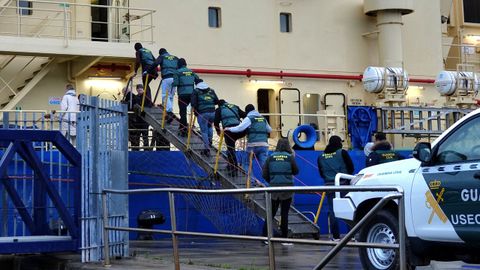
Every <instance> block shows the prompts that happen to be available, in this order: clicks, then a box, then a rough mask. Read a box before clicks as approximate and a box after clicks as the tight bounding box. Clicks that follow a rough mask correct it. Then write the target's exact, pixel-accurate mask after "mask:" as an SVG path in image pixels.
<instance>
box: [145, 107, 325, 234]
mask: <svg viewBox="0 0 480 270" xmlns="http://www.w3.org/2000/svg"><path fill="white" fill-rule="evenodd" d="M137 109H139V107H137ZM141 115H143V114H141ZM162 116H163V107H161V106H160V107H154V108H145V114H144V115H143V116H142V118H143V119H144V120H145V121H146V122H147V123H148V124H150V125H151V126H152V127H153V128H154V129H155V130H156V131H157V132H159V133H160V134H161V135H162V136H164V137H165V138H166V139H167V140H169V141H170V143H172V144H173V145H174V146H175V147H177V148H178V149H179V150H180V151H182V152H184V153H185V156H187V158H189V159H190V160H192V161H193V162H195V163H196V164H197V165H199V166H200V167H201V168H202V169H203V170H205V171H206V172H207V173H208V174H209V175H214V166H215V153H217V149H216V148H215V147H213V146H212V147H211V148H210V152H211V153H213V154H212V155H211V157H205V156H203V155H201V153H200V152H201V150H203V149H204V145H203V141H202V138H201V135H200V134H199V133H198V132H195V131H192V134H191V138H190V147H187V137H181V136H178V135H177V132H178V129H179V121H178V118H175V119H174V120H173V122H172V123H171V124H165V128H162ZM214 177H215V178H216V180H218V181H219V182H220V183H221V185H222V187H224V188H228V189H233V188H245V187H246V178H247V175H246V173H245V172H244V171H243V170H238V174H237V176H230V175H229V173H228V171H227V157H226V155H225V154H223V153H222V155H221V156H220V160H219V164H218V171H217V173H216V174H215V175H214ZM236 198H237V199H238V200H240V201H242V202H243V203H244V204H245V205H246V206H247V207H249V208H250V209H252V210H253V211H254V212H255V213H256V214H257V215H258V216H260V217H262V218H265V217H266V213H265V197H264V194H260V193H259V194H251V195H249V196H248V197H247V198H245V196H236ZM279 212H280V211H279ZM274 221H275V225H276V226H277V229H278V231H280V229H279V223H280V215H279V214H278V215H277V216H276V217H275V219H274ZM288 225H289V231H290V233H289V234H290V237H293V238H307V237H314V238H317V237H318V235H319V229H318V227H317V225H315V224H314V223H313V222H312V221H311V220H309V219H308V218H307V217H305V216H304V215H303V214H302V213H300V212H299V211H298V210H297V209H295V208H294V207H291V208H290V212H289V224H288Z"/></svg>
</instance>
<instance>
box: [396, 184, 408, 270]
mask: <svg viewBox="0 0 480 270" xmlns="http://www.w3.org/2000/svg"><path fill="white" fill-rule="evenodd" d="M401 194H402V196H401V197H400V198H399V199H398V244H399V245H400V247H399V253H400V270H406V269H407V257H406V254H405V252H406V243H405V241H406V240H405V233H406V231H405V197H404V196H405V193H404V192H403V191H402V192H401Z"/></svg>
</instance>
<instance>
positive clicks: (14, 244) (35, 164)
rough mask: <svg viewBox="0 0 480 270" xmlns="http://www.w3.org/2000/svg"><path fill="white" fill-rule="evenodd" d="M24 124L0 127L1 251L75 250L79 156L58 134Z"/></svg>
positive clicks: (78, 197)
mask: <svg viewBox="0 0 480 270" xmlns="http://www.w3.org/2000/svg"><path fill="white" fill-rule="evenodd" d="M3 116H4V118H3V120H4V123H5V122H7V121H6V119H8V115H5V114H4V115H3ZM5 116H7V117H5ZM22 124H24V123H20V122H19V123H16V124H15V128H14V129H11V128H9V127H11V124H7V125H3V127H2V129H0V145H1V147H0V148H1V150H0V151H1V155H2V159H1V160H0V180H1V181H0V194H1V196H0V200H1V213H0V235H1V237H0V253H32V252H58V251H75V250H77V249H78V243H79V241H78V239H79V229H78V228H79V222H78V216H79V207H78V206H79V205H80V202H79V200H80V192H79V187H80V170H81V164H80V155H79V153H78V152H77V151H76V149H75V148H74V147H73V146H72V145H71V144H70V143H69V142H68V141H67V140H66V139H65V137H64V136H62V135H61V134H60V132H58V131H43V130H38V127H35V128H30V129H26V128H24V127H25V125H22Z"/></svg>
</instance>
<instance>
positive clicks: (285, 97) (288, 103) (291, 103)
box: [279, 88, 301, 138]
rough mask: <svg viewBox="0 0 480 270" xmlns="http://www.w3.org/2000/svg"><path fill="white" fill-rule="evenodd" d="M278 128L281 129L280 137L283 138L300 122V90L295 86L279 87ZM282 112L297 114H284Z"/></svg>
mask: <svg viewBox="0 0 480 270" xmlns="http://www.w3.org/2000/svg"><path fill="white" fill-rule="evenodd" d="M279 96H280V99H279V101H280V113H281V114H282V115H281V116H280V128H281V129H282V132H281V134H282V137H283V138H285V137H287V135H288V132H289V131H290V130H293V129H295V128H296V127H298V126H299V125H300V123H301V118H300V115H299V114H300V90H298V89H296V88H282V89H280V93H279ZM284 114H298V116H295V115H285V116H284Z"/></svg>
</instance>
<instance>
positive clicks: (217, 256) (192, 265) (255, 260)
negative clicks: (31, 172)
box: [0, 239, 480, 270]
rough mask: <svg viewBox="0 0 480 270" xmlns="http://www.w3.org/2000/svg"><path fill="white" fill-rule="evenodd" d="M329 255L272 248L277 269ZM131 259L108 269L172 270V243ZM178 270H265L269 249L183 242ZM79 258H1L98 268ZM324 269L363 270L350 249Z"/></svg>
mask: <svg viewBox="0 0 480 270" xmlns="http://www.w3.org/2000/svg"><path fill="white" fill-rule="evenodd" d="M328 250H329V247H319V246H307V245H299V244H296V245H294V246H282V245H280V244H276V245H275V255H276V267H277V269H295V270H297V269H298V270H302V269H308V270H310V269H312V268H313V267H314V266H315V265H316V264H317V263H318V262H320V260H321V258H322V257H323V256H324V255H325V254H326V252H327V251H328ZM131 252H132V253H133V254H132V255H134V256H132V257H131V258H128V259H121V260H114V261H113V262H112V266H111V267H110V268H109V269H112V270H144V269H174V266H173V263H172V249H171V241H170V240H168V239H165V240H160V241H154V242H151V241H142V242H140V241H137V242H133V243H132V246H131ZM180 258H181V269H182V270H224V269H237V270H266V269H268V247H267V246H265V245H263V244H262V243H260V242H255V241H254V242H252V241H226V240H212V239H182V240H181V241H180ZM79 260H80V256H79V255H72V254H63V255H57V256H46V255H29V256H0V270H8V269H13V270H24V269H25V270H67V269H68V270H77V269H85V270H100V269H105V268H104V267H103V266H102V264H100V263H97V264H91V263H90V264H81V263H80V262H79ZM325 269H345V270H346V269H361V264H360V260H359V258H358V252H357V250H356V249H354V248H348V249H345V250H344V251H342V252H341V253H340V254H338V255H337V256H336V257H335V258H334V260H333V261H332V263H331V264H329V266H328V267H327V268H325ZM417 269H419V270H430V269H465V270H468V269H480V266H473V265H467V264H465V263H462V262H448V263H444V262H442V263H440V262H433V263H432V264H431V266H428V267H421V268H417Z"/></svg>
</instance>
